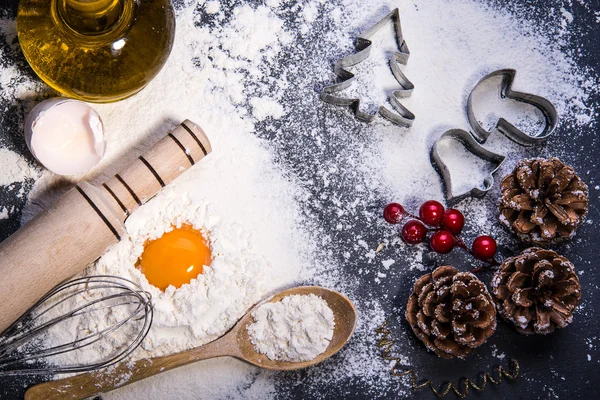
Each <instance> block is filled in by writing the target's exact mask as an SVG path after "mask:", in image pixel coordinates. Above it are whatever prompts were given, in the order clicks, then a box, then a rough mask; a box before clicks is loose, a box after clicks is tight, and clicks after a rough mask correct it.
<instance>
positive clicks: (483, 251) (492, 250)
mask: <svg viewBox="0 0 600 400" xmlns="http://www.w3.org/2000/svg"><path fill="white" fill-rule="evenodd" d="M497 248H498V245H497V244H496V241H495V240H494V238H493V237H491V236H479V237H478V238H477V239H475V241H473V247H472V248H471V249H472V251H473V255H474V256H475V257H477V258H478V259H480V260H484V261H487V260H490V259H492V258H494V256H495V255H496V249H497Z"/></svg>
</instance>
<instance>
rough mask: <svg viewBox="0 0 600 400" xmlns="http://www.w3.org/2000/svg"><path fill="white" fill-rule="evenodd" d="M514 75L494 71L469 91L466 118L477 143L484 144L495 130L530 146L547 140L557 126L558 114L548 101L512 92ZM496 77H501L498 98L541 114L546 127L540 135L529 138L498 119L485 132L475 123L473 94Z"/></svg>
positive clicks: (512, 71) (506, 122)
mask: <svg viewBox="0 0 600 400" xmlns="http://www.w3.org/2000/svg"><path fill="white" fill-rule="evenodd" d="M516 74H517V71H515V70H514V69H501V70H498V71H494V72H492V73H490V74H488V75H486V76H484V77H483V78H482V79H480V80H479V82H477V85H475V87H474V88H473V90H472V91H471V94H470V95H469V99H468V100H467V116H468V118H469V125H471V128H472V129H473V131H474V132H473V136H474V137H475V139H477V141H478V142H479V143H482V144H483V143H485V142H486V140H487V138H488V137H489V136H490V135H491V134H492V132H494V131H496V130H497V131H499V132H501V133H502V134H504V135H505V136H506V137H508V138H509V139H511V140H513V141H514V142H516V143H518V144H520V145H522V146H532V145H535V144H538V143H540V142H543V141H545V140H546V139H548V137H549V136H550V135H551V134H552V132H554V129H555V128H556V125H558V114H557V112H556V108H555V107H554V105H553V104H552V103H551V102H550V101H548V100H547V99H545V98H543V97H540V96H536V95H533V94H528V93H522V92H517V91H513V90H512V84H513V82H514V80H515V76H516ZM496 76H501V77H502V82H501V83H500V98H502V99H505V98H506V99H512V100H516V101H520V102H521V103H526V104H530V105H532V106H534V107H535V108H537V109H538V110H540V111H541V112H542V114H543V115H544V118H545V120H546V126H545V127H544V131H543V132H542V133H541V134H539V135H536V136H530V135H528V134H526V133H525V132H523V131H522V130H520V129H518V128H517V127H515V126H514V125H513V124H511V123H510V122H508V121H507V120H505V119H504V118H500V119H499V120H498V122H497V123H496V126H495V127H493V128H492V129H491V130H489V131H486V130H485V129H484V128H483V127H482V126H481V124H479V121H477V118H475V113H474V112H473V96H474V93H475V91H476V90H477V88H478V87H479V86H480V85H481V84H482V83H484V82H485V81H487V80H488V79H490V78H493V77H496Z"/></svg>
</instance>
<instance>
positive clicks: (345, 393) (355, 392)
mask: <svg viewBox="0 0 600 400" xmlns="http://www.w3.org/2000/svg"><path fill="white" fill-rule="evenodd" d="M492 3H493V4H495V5H497V6H515V5H518V6H519V7H520V8H521V10H522V12H523V13H526V14H527V15H528V16H530V18H539V19H540V21H547V20H548V18H547V15H548V10H549V9H550V7H555V8H556V7H560V6H561V4H562V2H561V1H559V0H533V1H526V0H522V1H517V0H513V1H508V0H493V1H492ZM585 3H586V4H587V6H588V7H591V8H592V9H595V10H597V11H598V12H600V1H599V0H593V1H589V0H588V1H586V2H585ZM16 4H17V2H16V1H15V0H0V16H14V15H15V14H16ZM222 7H223V8H227V7H225V6H223V5H222ZM569 8H570V10H571V12H572V13H573V15H574V17H575V18H574V22H573V24H571V25H570V29H572V30H574V31H575V32H577V35H574V37H573V38H572V42H571V46H573V48H577V49H583V50H582V51H580V52H578V53H577V54H576V56H575V57H576V61H577V62H578V64H579V65H581V66H584V67H587V68H589V69H590V70H593V71H596V72H598V71H600V33H599V29H598V27H599V26H600V24H599V23H598V22H597V20H596V19H597V18H598V17H596V16H595V15H594V14H593V13H591V12H590V11H588V9H586V8H585V7H584V6H583V5H581V4H580V2H579V1H574V2H572V4H570V7H569ZM202 22H203V23H207V24H210V23H212V21H210V19H208V20H206V21H202ZM322 29H326V27H322ZM315 40H316V39H315ZM301 45H302V46H305V50H304V52H303V54H302V57H312V56H317V55H318V52H319V44H318V43H314V42H313V43H302V44H301ZM0 46H7V44H6V41H5V40H4V39H2V40H0ZM298 57H299V55H298V54H295V55H291V57H290V58H291V59H292V60H293V59H294V58H298ZM283 58H285V57H283ZM11 61H12V62H16V64H17V66H18V67H19V68H20V70H21V72H22V74H24V75H27V76H33V73H32V71H31V69H30V68H29V67H28V66H27V64H26V62H25V60H24V59H23V57H22V55H20V54H17V55H16V56H15V59H14V60H11ZM329 61H330V62H331V63H332V62H333V61H334V60H333V59H332V60H329ZM6 62H7V61H6V60H0V65H1V64H4V63H6ZM282 62H284V63H285V61H282ZM301 78H302V77H301V76H300V77H298V76H297V77H296V78H295V79H298V80H301ZM319 84H322V82H315V87H316V86H318V85H319ZM305 91H306V92H308V93H309V94H310V93H312V95H314V96H315V97H316V91H315V88H307V89H306V88H305ZM286 101H287V102H289V105H290V106H294V107H296V110H295V111H294V113H293V114H292V115H290V116H287V117H286V118H287V119H284V120H282V121H280V122H276V123H271V124H258V125H257V134H258V135H259V136H261V137H263V138H266V139H268V140H270V141H272V143H273V145H274V147H275V148H276V149H277V150H278V154H279V158H280V160H281V162H282V163H284V164H285V165H286V166H287V167H289V169H290V171H291V173H293V174H295V175H296V176H297V177H299V178H300V179H303V180H308V179H311V178H313V177H315V176H316V175H315V171H316V169H317V168H318V166H319V165H323V164H326V163H327V162H330V161H331V160H335V159H336V154H337V153H338V152H339V151H340V147H341V146H343V139H344V138H343V137H335V136H332V137H331V138H329V139H328V142H326V143H325V147H326V151H324V150H322V149H321V150H318V149H311V146H314V144H313V143H310V142H309V141H308V140H307V141H306V142H305V143H303V141H302V140H301V139H300V140H294V141H286V140H285V137H286V135H293V134H294V133H295V132H294V126H295V124H298V123H299V122H297V121H294V120H293V118H294V117H298V116H301V115H303V114H311V115H314V114H315V111H314V109H312V110H311V109H309V108H305V109H303V108H302V107H306V104H305V103H304V104H296V103H298V102H297V101H296V99H295V98H294V97H293V96H289V97H288V98H286ZM590 101H591V102H593V103H595V104H596V105H598V106H600V98H599V97H598V96H597V95H596V96H595V97H594V98H592V99H590ZM312 106H314V107H316V108H317V112H316V114H317V115H316V116H315V117H314V118H313V119H314V120H316V121H317V122H316V124H317V125H316V126H315V127H316V128H319V129H323V130H327V126H330V124H332V120H333V121H335V120H336V119H338V120H339V119H340V118H346V120H348V121H346V122H343V121H336V122H337V123H340V124H345V125H344V126H347V128H348V130H347V134H356V135H359V137H360V135H362V133H361V129H362V128H361V126H362V125H360V124H358V123H355V122H354V121H351V119H350V118H348V115H349V114H347V113H339V112H331V111H329V109H328V108H327V107H323V106H322V105H321V104H320V103H319V102H318V101H315V103H314V104H313V105H312ZM312 106H311V107H312ZM0 110H2V111H0V146H1V147H7V148H9V149H11V150H13V151H16V152H18V153H19V154H21V155H23V156H24V157H26V158H27V159H29V160H31V156H30V154H29V152H28V151H27V148H26V146H25V143H24V140H23V138H22V134H21V132H22V123H23V119H24V104H22V103H21V102H20V101H16V100H12V99H4V100H2V99H0ZM300 120H302V119H301V118H300ZM565 129H567V128H563V131H558V132H557V133H556V135H555V136H554V138H553V140H552V141H550V142H549V143H548V145H547V148H546V153H548V154H552V153H553V151H560V150H562V149H564V148H570V149H573V151H572V152H571V153H570V155H568V156H567V157H565V159H564V161H565V162H567V163H570V164H571V165H573V166H574V167H575V168H576V170H578V171H580V172H581V174H582V176H583V178H584V180H585V181H586V182H587V183H588V185H589V186H590V188H594V187H595V186H596V185H600V172H599V170H598V158H597V154H598V151H599V150H600V149H599V147H598V137H597V136H596V129H595V127H594V126H593V124H590V125H589V126H588V127H585V128H584V129H582V131H581V132H580V133H579V134H578V135H575V136H571V135H561V133H566V132H565V131H564V130H565ZM276 132H279V133H276ZM365 140H367V138H366V137H365ZM300 145H302V146H300ZM312 150H314V152H313V151H312ZM307 154H308V155H309V156H307ZM31 161H33V160H31ZM342 167H343V166H342ZM344 179H345V178H344V176H343V174H342V176H341V177H339V179H338V181H335V182H333V183H332V185H331V186H330V187H328V188H317V187H312V188H311V190H313V191H315V193H321V192H326V193H328V194H331V193H335V194H337V195H338V196H337V197H338V198H339V199H340V201H345V200H347V199H349V198H350V197H349V196H346V192H345V188H346V187H347V186H349V185H348V183H347V182H344ZM32 184H33V182H25V183H24V185H25V187H24V190H25V193H27V192H28V191H29V190H30V188H31V185H32ZM20 189H21V187H20V186H19V185H15V186H14V187H13V188H11V189H7V188H2V189H1V190H0V206H13V205H14V206H15V208H16V209H19V210H20V209H21V208H22V207H23V205H24V202H25V201H26V196H21V197H19V196H18V193H19V191H20ZM373 203H374V204H373V207H380V206H381V204H376V203H377V201H374V202H373ZM306 207H307V208H308V211H307V212H308V213H309V214H311V215H312V216H316V217H317V219H318V220H319V221H320V224H321V226H320V229H323V230H325V231H327V230H329V231H331V230H333V227H335V224H336V221H335V220H333V218H332V217H331V215H333V214H332V213H331V210H332V209H335V208H333V207H330V208H328V207H327V204H325V206H323V205H322V204H320V205H318V206H316V205H315V204H312V203H309V204H307V205H306ZM589 219H590V220H592V221H598V220H600V213H599V210H598V192H597V191H596V190H591V207H590V214H589ZM19 221H20V212H15V213H12V214H11V216H10V218H9V219H5V220H0V240H3V239H5V238H6V237H8V236H9V235H10V234H11V233H13V232H14V231H15V230H16V229H18V227H19ZM595 226H596V223H595V222H594V223H593V224H586V225H585V226H584V227H583V228H582V229H581V231H580V232H579V234H578V235H577V238H576V240H575V241H573V242H572V243H571V244H569V245H566V246H562V247H561V248H560V252H561V253H562V254H563V255H565V256H566V257H568V258H569V259H571V260H572V261H573V262H574V263H575V265H576V266H578V268H579V269H580V270H584V271H585V274H583V275H582V276H581V283H582V286H583V291H584V301H585V302H586V304H587V307H586V309H585V311H584V312H583V313H580V314H578V315H577V316H576V318H575V322H574V323H573V325H572V326H570V327H569V328H568V329H563V330H559V331H557V332H555V333H554V334H552V335H548V336H543V337H539V336H530V337H525V336H521V335H519V334H518V333H516V332H515V331H514V330H512V329H510V327H508V326H507V325H506V324H504V323H499V329H498V331H497V333H496V334H495V335H494V337H493V344H494V345H495V347H496V348H497V349H499V350H501V352H503V353H506V354H507V357H514V358H517V359H518V360H519V363H520V365H521V369H522V377H521V378H520V379H519V380H517V381H516V382H509V383H506V384H503V385H502V386H499V387H495V386H492V387H490V388H488V389H486V391H485V392H483V393H481V394H479V393H472V394H471V395H470V396H469V397H470V398H486V399H507V398H512V399H537V398H539V399H546V398H554V397H560V398H564V399H589V398H595V396H596V395H597V389H596V388H595V385H596V384H597V380H598V378H600V368H598V363H597V360H598V359H600V343H599V341H598V338H599V337H600V320H599V319H598V318H597V317H596V316H595V312H596V311H598V310H599V308H600V292H599V290H598V283H597V282H598V281H599V280H600V269H597V268H596V267H595V262H596V260H597V255H598V249H597V244H596V236H595V229H594V228H595ZM355 232H360V233H361V234H362V235H363V237H364V238H365V239H369V242H374V243H377V241H378V240H380V238H381V237H382V229H381V228H380V227H379V228H378V227H377V226H370V225H368V224H363V223H361V222H360V221H359V222H357V223H356V226H355V230H354V231H353V232H340V234H339V236H335V237H334V241H335V243H333V245H332V247H338V248H348V247H351V246H350V244H351V243H353V241H354V234H355ZM524 247H525V246H523V245H521V244H518V243H516V242H515V243H514V245H513V246H512V247H511V250H515V249H517V248H524ZM501 250H506V249H501ZM453 257H454V258H453ZM458 257H460V255H456V256H450V257H449V258H448V260H449V261H450V262H452V260H453V259H455V258H458ZM424 261H425V262H427V261H428V260H424ZM433 262H434V261H432V263H433ZM357 268H358V266H350V265H349V266H348V268H347V271H348V273H349V274H352V273H353V272H354V271H355V270H356V269H357ZM419 275H420V273H419V272H418V271H414V272H411V273H405V274H402V275H399V276H398V279H395V280H394V279H392V280H390V281H389V282H387V283H386V285H387V286H386V285H382V287H375V286H373V287H371V286H369V285H371V283H368V284H365V285H364V287H361V288H360V289H359V290H358V295H357V296H358V298H357V301H365V302H366V301H368V300H369V298H370V297H378V296H383V294H387V293H392V294H393V296H390V297H389V298H388V300H386V301H384V302H383V304H384V307H385V308H386V312H387V313H392V312H396V313H397V314H400V313H402V312H403V310H404V307H405V301H406V298H407V296H408V293H409V290H410V289H411V287H412V283H413V282H414V280H415V279H416V278H417V277H418V276H419ZM489 277H490V274H489V273H488V274H484V275H483V276H482V279H483V280H484V281H487V280H488V279H489ZM0 278H1V277H0ZM374 328H375V327H373V329H374ZM393 328H394V332H395V334H396V335H401V334H407V335H408V336H409V337H411V338H412V339H410V340H411V342H410V348H411V350H412V353H413V355H414V357H417V362H416V365H415V367H417V369H418V370H419V371H424V372H423V375H426V376H427V377H429V378H431V379H433V380H434V381H435V382H440V383H441V382H444V381H445V380H452V381H455V380H456V377H457V376H464V377H474V375H475V373H476V372H477V371H485V370H489V369H490V367H491V366H492V365H494V364H490V361H489V360H490V359H493V358H492V355H491V353H492V349H491V347H490V346H487V345H486V346H484V347H483V348H482V349H480V350H479V351H478V352H477V353H476V354H475V355H474V356H473V357H471V358H469V359H468V361H460V360H450V361H443V362H440V360H439V359H438V358H437V357H436V356H434V355H432V354H430V353H427V352H425V351H424V350H423V348H422V346H421V344H420V343H419V342H418V341H417V339H416V338H414V335H412V333H411V332H410V330H409V329H410V328H408V327H407V326H406V324H403V323H399V324H393ZM592 338H594V339H593V341H594V342H593V343H594V346H590V340H591V339H592ZM588 354H589V355H590V356H591V358H592V360H593V362H588V361H587V359H586V357H587V355H588ZM494 360H496V359H494ZM333 363H335V359H334V360H333V361H332V364H333ZM503 364H504V365H506V364H507V362H506V360H505V362H503ZM324 368H327V366H326V367H324ZM317 371H319V370H317ZM40 380H41V378H36V377H27V378H0V398H2V399H19V398H21V397H22V394H23V392H24V388H25V387H27V386H28V385H29V384H31V383H34V382H39V381H40ZM311 382H312V378H311V375H310V374H308V373H306V372H298V373H288V374H281V376H280V377H279V378H278V387H279V388H280V390H281V393H282V395H281V396H282V397H289V398H298V399H299V398H347V399H362V398H389V399H394V398H398V394H397V387H396V386H395V385H391V386H390V387H386V388H383V389H382V388H380V387H379V385H377V386H376V389H374V388H372V387H369V385H366V384H364V383H361V382H356V381H354V380H350V379H348V380H347V381H345V382H343V384H339V382H337V383H336V384H335V385H327V384H318V385H315V384H311ZM200 397H201V396H200ZM448 397H449V398H453V397H454V396H453V395H449V396H448ZM414 398H419V399H432V398H435V397H434V396H433V395H432V394H431V392H430V391H428V390H425V389H424V390H420V391H417V392H414Z"/></svg>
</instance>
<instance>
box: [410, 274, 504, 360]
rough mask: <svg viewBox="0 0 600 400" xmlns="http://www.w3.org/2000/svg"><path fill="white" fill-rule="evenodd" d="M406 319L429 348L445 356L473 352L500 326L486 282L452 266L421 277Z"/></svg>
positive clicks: (460, 355)
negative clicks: (497, 324) (497, 323)
mask: <svg viewBox="0 0 600 400" xmlns="http://www.w3.org/2000/svg"><path fill="white" fill-rule="evenodd" d="M406 319H407V320H408V323H409V324H410V326H411V327H412V329H413V331H414V332H415V334H416V335H417V336H418V337H419V339H421V340H422V341H423V343H425V345H426V346H427V348H428V349H430V350H432V351H434V352H435V353H436V354H437V355H438V356H440V357H443V358H453V357H459V358H463V357H465V356H467V355H469V354H470V353H471V352H472V351H473V349H474V348H476V347H478V346H481V345H482V344H483V343H484V342H485V341H486V340H487V338H489V337H490V336H491V335H492V333H494V331H495V330H496V309H495V307H494V302H493V300H492V296H491V295H490V293H489V292H488V290H487V288H486V287H485V285H484V284H483V282H481V281H480V280H479V279H478V278H477V277H476V276H475V275H473V274H472V273H470V272H459V271H458V270H457V269H456V268H454V267H451V266H444V267H439V268H437V269H436V270H435V271H433V272H432V273H431V274H427V275H423V276H422V277H421V278H419V279H418V280H417V282H416V283H415V287H414V289H413V293H412V294H411V295H410V297H409V298H408V305H407V306H406Z"/></svg>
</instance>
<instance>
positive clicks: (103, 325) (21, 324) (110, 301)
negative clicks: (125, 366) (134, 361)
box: [0, 275, 153, 376]
mask: <svg viewBox="0 0 600 400" xmlns="http://www.w3.org/2000/svg"><path fill="white" fill-rule="evenodd" d="M151 300H152V297H151V295H150V293H148V292H146V291H144V290H143V289H142V288H141V287H140V286H138V285H137V284H135V283H134V282H131V281H130V280H128V279H125V278H120V277H118V276H110V275H96V276H87V277H83V278H78V279H74V280H71V281H68V282H65V283H62V284H60V285H58V286H56V287H55V288H54V289H52V290H51V291H50V292H48V293H47V294H46V295H45V296H44V297H42V298H41V299H40V300H39V301H38V302H37V303H36V304H35V305H34V306H33V307H31V308H30V309H29V310H28V311H27V312H26V313H25V314H23V315H22V316H21V317H20V318H19V319H18V320H17V321H16V322H15V323H14V324H13V325H11V326H10V327H9V328H8V329H7V330H6V331H5V332H4V333H3V334H2V336H0V376H5V375H23V374H29V375H33V374H61V373H78V372H87V371H92V370H96V369H99V368H104V367H108V366H110V365H112V364H115V363H117V362H119V361H121V360H123V359H124V358H126V357H127V356H128V355H130V354H131V353H132V352H133V351H134V350H135V349H136V348H137V347H138V346H139V345H140V344H141V343H142V341H143V340H144V338H145V337H146V335H147V334H148V331H149V330H150V326H151V325H152V314H153V312H152V302H151ZM87 350H95V351H87ZM67 353H69V354H67Z"/></svg>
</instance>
